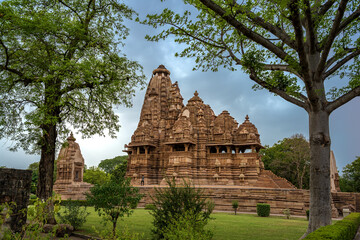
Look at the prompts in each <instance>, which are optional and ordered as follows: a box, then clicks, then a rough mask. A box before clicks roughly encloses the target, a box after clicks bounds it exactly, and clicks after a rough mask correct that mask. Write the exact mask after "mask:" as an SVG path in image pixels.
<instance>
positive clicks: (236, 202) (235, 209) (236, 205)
mask: <svg viewBox="0 0 360 240" xmlns="http://www.w3.org/2000/svg"><path fill="white" fill-rule="evenodd" d="M231 204H232V208H233V209H234V212H235V215H236V211H237V209H238V207H239V202H238V201H237V200H234V201H232V203H231Z"/></svg>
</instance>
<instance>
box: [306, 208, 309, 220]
mask: <svg viewBox="0 0 360 240" xmlns="http://www.w3.org/2000/svg"><path fill="white" fill-rule="evenodd" d="M309 217H310V210H306V219H307V220H308V221H309Z"/></svg>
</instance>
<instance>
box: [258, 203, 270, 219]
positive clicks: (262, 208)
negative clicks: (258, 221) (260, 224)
mask: <svg viewBox="0 0 360 240" xmlns="http://www.w3.org/2000/svg"><path fill="white" fill-rule="evenodd" d="M256 213H257V215H258V216H259V217H268V216H270V205H269V204H266V203H258V204H256Z"/></svg>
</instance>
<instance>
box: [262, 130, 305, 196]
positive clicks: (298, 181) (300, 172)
mask: <svg viewBox="0 0 360 240" xmlns="http://www.w3.org/2000/svg"><path fill="white" fill-rule="evenodd" d="M260 153H261V155H262V161H263V163H264V167H265V169H267V170H270V171H272V172H273V173H275V174H276V175H278V176H280V177H283V178H285V179H287V180H288V181H290V182H291V183H292V184H294V185H295V186H296V187H297V188H300V189H302V188H304V189H309V184H310V183H309V182H310V144H309V142H308V141H307V140H306V139H305V137H304V136H303V135H301V134H295V135H293V136H292V137H291V138H284V139H283V140H281V141H278V142H277V143H275V144H274V145H273V146H272V147H266V148H265V149H262V150H261V151H260Z"/></svg>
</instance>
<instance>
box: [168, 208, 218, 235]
mask: <svg viewBox="0 0 360 240" xmlns="http://www.w3.org/2000/svg"><path fill="white" fill-rule="evenodd" d="M199 217H200V218H201V216H200V215H199V214H193V212H192V211H188V212H185V213H184V214H183V215H180V216H177V217H175V218H173V219H171V220H170V223H169V225H167V226H166V227H165V228H164V229H163V230H162V234H163V236H164V239H171V240H183V239H187V240H198V239H201V240H207V239H212V237H213V233H212V232H211V231H210V230H204V227H205V225H206V224H207V220H206V221H203V220H201V219H199Z"/></svg>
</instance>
